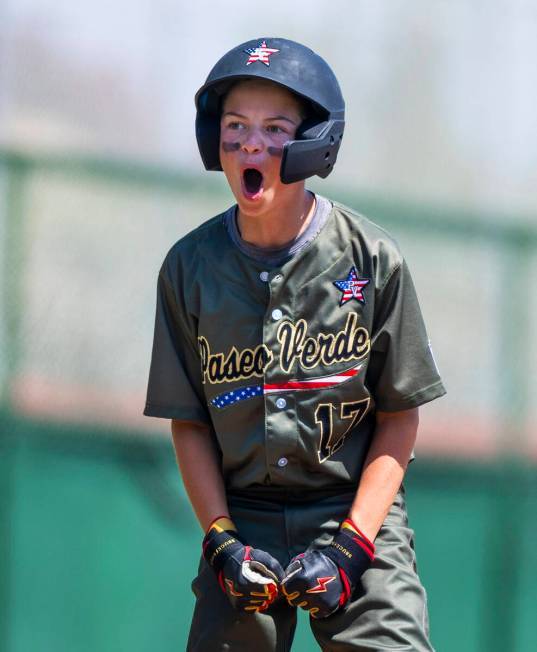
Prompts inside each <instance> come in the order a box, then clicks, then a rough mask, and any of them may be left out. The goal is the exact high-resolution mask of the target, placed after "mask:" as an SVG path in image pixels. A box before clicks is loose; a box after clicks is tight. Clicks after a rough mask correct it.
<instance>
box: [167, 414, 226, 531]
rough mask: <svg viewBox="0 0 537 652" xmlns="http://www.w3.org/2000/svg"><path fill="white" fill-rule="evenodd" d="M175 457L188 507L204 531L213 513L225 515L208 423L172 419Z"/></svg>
mask: <svg viewBox="0 0 537 652" xmlns="http://www.w3.org/2000/svg"><path fill="white" fill-rule="evenodd" d="M172 436H173V445H174V448H175V457H176V458H177V464H178V466H179V470H180V472H181V476H182V478H183V484H184V485H185V489H186V492H187V494H188V497H189V499H190V503H191V504H192V508H193V510H194V512H195V514H196V516H197V518H198V521H199V523H200V525H201V528H202V530H203V531H204V532H205V531H206V530H207V528H208V527H209V525H210V523H211V522H212V521H213V520H214V519H215V518H216V517H217V516H229V511H228V506H227V501H226V494H225V487H224V479H223V476H222V470H221V465H220V457H219V454H218V450H217V448H216V445H215V442H214V439H213V435H212V433H211V431H210V429H209V427H208V426H205V425H203V424H201V423H200V424H197V423H193V422H186V421H177V420H175V419H174V420H172Z"/></svg>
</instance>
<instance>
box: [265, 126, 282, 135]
mask: <svg viewBox="0 0 537 652" xmlns="http://www.w3.org/2000/svg"><path fill="white" fill-rule="evenodd" d="M267 131H268V132H269V134H285V133H286V131H285V129H283V128H282V127H280V126H279V125H268V127H267Z"/></svg>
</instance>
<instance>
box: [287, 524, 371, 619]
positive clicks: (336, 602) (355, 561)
mask: <svg viewBox="0 0 537 652" xmlns="http://www.w3.org/2000/svg"><path fill="white" fill-rule="evenodd" d="M374 558H375V546H374V545H373V543H371V541H369V539H368V538H367V537H366V536H365V535H364V534H363V533H362V532H360V530H359V529H358V528H357V527H356V525H355V524H354V523H353V522H352V521H351V520H350V519H346V520H345V521H343V523H342V524H341V528H340V530H339V532H338V534H337V535H336V536H335V537H334V540H333V541H332V543H331V544H330V545H329V546H328V547H326V548H323V550H322V551H321V550H309V551H307V552H305V553H302V554H301V555H298V556H297V557H295V558H294V559H292V560H291V563H290V564H289V566H288V567H287V568H286V570H285V575H284V578H283V580H282V583H281V589H282V592H283V593H284V595H285V597H286V598H287V602H289V604H290V605H292V606H295V607H301V608H302V609H305V610H307V611H309V612H310V615H311V616H312V617H313V618H326V617H327V616H330V615H331V614H333V613H334V612H336V611H337V610H338V609H340V608H341V607H342V606H343V605H345V604H346V603H347V602H348V601H349V599H350V597H351V595H352V592H353V591H354V589H355V587H356V585H357V583H358V581H359V580H360V577H361V576H362V573H363V572H364V571H365V570H366V569H367V568H369V566H370V565H371V563H372V562H373V559H374Z"/></svg>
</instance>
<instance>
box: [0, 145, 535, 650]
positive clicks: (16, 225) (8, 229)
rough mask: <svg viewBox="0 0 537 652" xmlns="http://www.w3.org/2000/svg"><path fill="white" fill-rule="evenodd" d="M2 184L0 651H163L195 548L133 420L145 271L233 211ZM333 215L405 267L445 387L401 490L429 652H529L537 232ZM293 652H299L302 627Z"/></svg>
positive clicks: (157, 198) (146, 348)
mask: <svg viewBox="0 0 537 652" xmlns="http://www.w3.org/2000/svg"><path fill="white" fill-rule="evenodd" d="M0 171H1V176H0V179H1V181H2V184H3V185H2V186H1V188H2V191H0V192H2V197H3V199H4V207H5V208H4V211H3V213H1V215H0V217H1V223H0V228H1V231H0V234H1V236H2V249H1V252H0V264H1V269H2V270H3V275H2V278H1V283H0V301H1V305H2V313H1V314H2V319H1V320H0V352H1V354H0V377H1V379H2V384H1V387H2V407H1V409H0V455H1V457H0V473H1V475H0V527H1V539H0V573H1V585H0V608H1V611H0V646H1V649H2V650H5V651H6V652H8V651H9V652H30V651H32V652H34V651H38V652H41V651H43V652H48V651H49V650H51V651H52V650H54V651H55V652H62V651H63V650H65V651H67V650H69V651H70V652H71V651H74V650H76V651H77V652H78V651H81V652H85V651H86V650H87V651H88V652H89V651H91V652H94V651H97V650H98V651H99V652H101V651H103V652H105V651H107V650H110V651H111V650H114V651H118V650H119V651H122V650H129V652H142V651H143V652H145V651H146V650H155V649H157V650H162V651H166V650H170V651H171V650H182V649H184V647H185V639H186V635H187V630H188V622H189V618H190V610H191V606H192V595H191V593H190V591H189V582H190V579H191V578H192V577H193V575H194V573H195V569H196V564H197V557H198V551H199V540H200V532H199V528H198V526H197V524H196V522H195V520H194V518H193V516H192V513H191V511H190V508H189V506H188V503H187V501H186V498H185V496H184V493H183V490H182V487H181V483H180V480H179V476H178V473H177V471H176V467H175V461H174V456H173V451H172V448H171V445H170V442H169V439H168V438H166V437H162V436H160V435H161V434H162V433H163V432H165V430H166V428H167V425H166V424H159V423H157V422H156V421H154V420H147V419H146V420H143V419H142V418H141V417H139V414H140V411H141V408H142V403H143V390H144V385H145V378H146V375H147V366H148V363H149V353H150V339H151V330H152V320H153V310H154V285H155V280H156V270H157V269H158V265H159V264H160V261H161V259H162V257H163V255H164V253H165V251H166V249H167V248H168V247H169V246H170V245H171V244H172V243H173V241H174V239H176V238H177V237H179V235H180V231H181V229H183V230H187V229H188V228H191V227H192V226H194V224H195V223H196V222H198V221H199V220H201V219H203V217H204V216H205V217H209V216H210V214H214V213H215V212H216V211H217V210H218V207H220V208H221V207H222V203H223V202H224V201H229V202H231V198H230V197H229V195H227V194H226V191H225V188H224V186H223V184H222V182H221V180H219V179H218V177H217V176H216V175H213V176H211V177H210V178H209V179H208V180H203V181H201V180H200V179H198V178H193V177H192V178H190V177H187V176H185V175H182V174H179V173H175V172H173V171H167V170H159V169H155V168H150V167H145V166H141V165H133V164H129V165H126V164H123V163H110V162H108V163H107V162H102V161H91V160H88V159H72V158H51V157H48V158H47V157H42V158H39V157H28V156H24V155H21V154H18V153H13V152H0ZM333 194H336V192H335V191H334V193H333ZM337 197H338V198H339V199H341V200H343V201H346V202H347V203H349V204H351V205H353V206H358V207H359V208H360V209H361V210H362V211H363V212H365V213H366V214H367V215H371V216H373V218H374V219H375V221H378V222H380V223H381V224H383V225H386V226H388V227H389V229H390V230H391V231H392V232H394V233H395V234H396V235H397V237H398V239H399V240H400V241H401V243H402V245H403V250H404V251H405V252H408V255H407V257H409V258H410V262H411V267H412V269H413V271H414V277H415V279H416V281H417V287H418V291H419V294H420V298H421V301H422V305H423V308H424V312H425V313H426V317H427V323H428V325H429V329H430V331H431V333H432V335H433V341H434V343H435V351H436V354H437V357H438V359H439V363H440V367H441V369H442V372H443V375H444V377H445V379H446V384H447V386H448V391H449V394H448V397H446V399H442V401H439V402H438V406H436V405H435V404H433V405H432V406H431V407H430V408H428V409H427V410H425V411H424V413H425V414H424V419H423V422H422V426H421V432H420V439H422V440H423V442H424V446H423V450H422V451H420V447H419V446H418V458H417V461H416V462H414V463H413V464H412V465H411V467H410V469H409V472H408V474H407V480H406V484H407V492H408V504H409V514H410V519H411V523H412V524H413V526H414V529H415V530H416V532H417V557H418V564H419V566H420V573H421V576H422V578H423V581H424V584H425V585H426V587H427V590H428V594H429V603H430V615H431V627H432V638H433V642H434V644H435V647H436V649H437V650H439V651H447V652H451V651H457V652H466V651H468V652H485V651H487V652H496V651H498V652H500V651H501V652H506V651H509V652H511V651H512V652H527V651H529V650H534V649H537V628H536V627H535V623H534V614H535V606H536V604H537V590H536V589H535V587H536V586H537V519H536V516H535V515H536V513H537V468H536V465H535V455H536V452H537V446H536V445H535V443H536V437H535V428H534V426H533V422H534V415H535V405H536V402H535V401H533V392H534V388H535V383H534V382H533V381H534V377H535V371H534V370H535V368H537V365H536V364H535V355H536V350H535V346H534V345H533V344H532V333H533V330H534V327H535V325H537V323H536V318H535V314H536V313H535V299H534V298H533V293H532V284H533V282H534V280H535V277H536V276H535V251H536V245H537V235H536V233H535V230H533V229H531V228H529V227H523V226H516V224H514V223H513V221H512V220H507V219H505V220H501V219H496V220H495V221H491V220H487V221H485V220H484V219H483V218H480V217H479V216H472V215H463V214H462V213H461V212H460V211H455V210H452V211H447V210H444V211H440V210H438V209H436V208H431V207H429V208H427V209H424V208H421V209H420V208H418V207H415V206H409V205H404V204H402V203H395V202H394V203H389V202H387V201H379V200H374V199H372V198H368V197H363V196H358V197H356V196H352V195H351V194H347V195H346V193H345V191H344V190H342V189H337ZM211 211H212V213H211ZM481 277H484V279H485V280H483V279H482V278H481ZM478 278H479V281H476V279H478ZM470 280H473V285H469V286H468V283H469V282H470ZM464 288H467V289H468V296H466V295H465V294H464V292H463V289H464ZM461 292H462V293H463V296H462V299H461V301H462V303H458V302H457V297H459V298H460V296H461ZM463 308H464V310H465V311H466V314H465V315H464V316H463V317H461V315H460V313H461V311H462V310H463ZM464 324H466V329H467V331H466V332H464V333H461V332H460V330H461V329H462V328H463V325H464ZM461 433H463V434H462V435H461ZM446 439H447V440H448V442H447V444H446V441H445V440H446ZM440 440H441V441H440ZM449 440H451V441H453V445H452V447H451V448H449V446H448V444H449ZM476 442H477V443H478V444H479V445H476ZM425 444H426V445H425ZM435 451H436V452H438V451H440V452H442V455H443V457H438V456H437V457H436V458H435V457H433V456H432V455H433V453H434V452H435ZM448 454H449V456H450V457H449V458H447V457H446V455H448ZM483 456H484V457H483ZM293 649H294V650H296V651H297V652H300V651H303V652H305V651H310V650H314V649H316V646H315V643H314V642H313V640H312V638H311V635H310V634H309V631H308V627H307V620H306V619H305V618H304V616H303V615H302V614H301V619H300V624H299V629H298V632H297V638H296V642H295V646H294V648H293Z"/></svg>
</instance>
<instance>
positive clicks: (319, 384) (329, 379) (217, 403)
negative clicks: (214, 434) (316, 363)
mask: <svg viewBox="0 0 537 652" xmlns="http://www.w3.org/2000/svg"><path fill="white" fill-rule="evenodd" d="M362 366H363V363H360V364H359V365H356V366H355V367H352V368H351V369H347V370H346V371H340V372H339V373H337V374H333V375H331V376H323V377H322V378H311V379H307V380H290V381H289V382H287V383H278V384H270V383H265V384H263V385H250V386H248V387H240V388H238V389H234V390H233V391H231V392H223V393H222V394H218V396H215V397H214V398H213V399H212V400H211V405H213V406H214V407H216V408H224V407H227V406H228V405H232V404H233V403H238V402H240V401H245V400H246V399H249V398H252V397H254V396H262V395H265V394H274V393H275V392H297V391H301V390H306V389H326V388H329V387H335V386H337V385H340V384H341V383H344V382H346V381H347V380H350V379H351V378H354V377H355V376H357V375H358V374H359V373H360V370H361V368H362Z"/></svg>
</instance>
